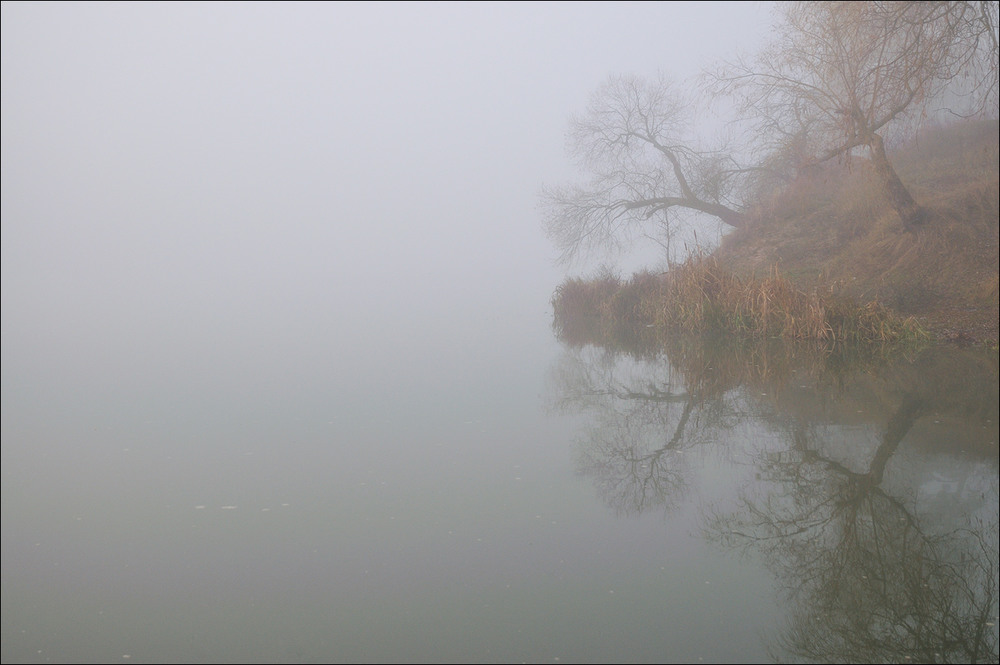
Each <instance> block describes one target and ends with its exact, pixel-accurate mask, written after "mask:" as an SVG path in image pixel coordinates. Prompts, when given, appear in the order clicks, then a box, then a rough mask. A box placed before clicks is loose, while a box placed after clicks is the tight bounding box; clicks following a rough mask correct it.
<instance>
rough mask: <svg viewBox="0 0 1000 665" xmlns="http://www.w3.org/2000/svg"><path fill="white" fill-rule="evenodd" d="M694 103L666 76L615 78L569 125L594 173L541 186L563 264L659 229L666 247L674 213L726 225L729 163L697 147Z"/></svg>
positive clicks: (738, 217)
mask: <svg viewBox="0 0 1000 665" xmlns="http://www.w3.org/2000/svg"><path fill="white" fill-rule="evenodd" d="M694 120H695V117H694V112H693V105H692V101H691V100H690V99H689V98H687V97H686V96H685V95H683V94H681V93H680V92H679V91H678V90H677V88H676V87H675V86H674V85H673V84H672V83H671V82H670V81H669V80H668V79H666V78H664V77H660V78H659V79H658V80H656V81H653V82H648V81H646V80H644V79H641V78H638V77H634V76H612V77H611V78H610V79H609V80H608V81H607V82H605V83H604V85H602V86H601V87H600V88H599V89H598V90H597V91H596V92H595V93H594V95H593V97H592V98H591V101H590V104H589V106H588V108H587V111H586V113H585V114H584V115H583V116H581V117H576V118H573V119H572V120H571V122H570V134H569V138H570V150H571V152H572V154H574V155H575V156H576V157H578V158H579V159H580V161H581V164H582V166H583V167H584V168H585V169H587V170H589V171H590V172H591V173H592V176H593V177H592V179H591V181H590V182H589V183H588V184H587V185H586V186H566V187H551V188H545V189H543V191H542V207H543V211H544V225H545V229H546V232H547V233H548V235H549V237H550V238H551V239H552V240H553V241H554V242H555V244H556V245H557V246H558V247H559V249H560V250H561V251H562V256H561V258H562V260H563V262H569V261H571V260H572V259H574V258H575V257H577V256H579V255H581V254H586V253H588V252H590V251H593V250H607V249H615V248H618V247H621V246H623V245H626V244H628V243H629V242H630V241H631V240H633V239H634V238H636V237H641V236H646V237H650V234H651V233H655V232H657V231H658V232H659V233H660V235H662V236H663V237H664V238H665V239H666V241H667V242H666V243H664V242H661V245H663V246H665V247H666V246H667V245H668V243H669V238H670V234H671V229H672V226H671V224H672V222H673V219H672V217H671V215H675V214H676V213H677V212H678V211H687V212H693V213H704V214H707V215H710V216H712V217H715V218H717V219H719V220H721V221H722V222H723V223H724V224H727V225H729V226H734V227H738V226H742V225H743V224H744V223H745V222H746V217H745V215H744V214H743V213H742V212H740V210H739V209H737V208H736V207H733V204H732V203H731V202H729V201H728V199H727V196H728V195H729V194H730V193H731V192H732V189H733V188H732V182H733V178H732V176H733V174H735V173H737V172H738V169H736V168H735V166H734V164H733V163H732V162H731V160H729V159H728V158H727V157H726V156H725V155H723V154H722V153H721V152H719V151H703V150H699V149H697V148H696V147H695V141H694V139H693V137H692V136H691V133H692V127H691V125H692V122H693V121H694Z"/></svg>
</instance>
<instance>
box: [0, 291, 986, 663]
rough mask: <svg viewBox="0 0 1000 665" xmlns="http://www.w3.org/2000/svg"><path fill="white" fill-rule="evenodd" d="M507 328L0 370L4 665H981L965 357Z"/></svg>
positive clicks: (497, 320) (977, 434)
mask: <svg viewBox="0 0 1000 665" xmlns="http://www.w3.org/2000/svg"><path fill="white" fill-rule="evenodd" d="M538 302H541V303H542V304H540V305H539V304H532V303H531V302H527V303H525V302H520V301H516V299H514V300H511V302H510V303H509V305H508V306H506V307H500V308H498V309H495V310H493V311H492V312H491V313H490V314H481V315H478V314H475V313H473V314H470V318H469V319H468V320H467V322H466V323H464V324H455V325H452V326H450V327H449V329H448V330H447V331H442V330H440V329H438V328H436V327H434V326H433V325H431V324H428V325H425V326H420V325H417V326H416V327H415V328H407V329H403V328H402V327H401V326H399V325H396V326H394V325H392V323H391V321H389V320H380V321H376V322H368V323H364V322H359V323H356V324H353V325H343V324H340V323H336V322H334V320H332V319H331V320H330V321H320V322H316V325H315V327H314V329H313V331H312V332H311V333H309V334H307V335H302V334H300V333H299V332H289V331H287V330H285V331H283V330H281V329H280V328H278V327H274V328H267V329H266V330H265V332H259V331H258V332H255V333H253V334H249V333H247V332H246V331H243V333H242V334H241V333H240V331H238V330H236V329H234V330H232V331H231V332H232V335H233V336H232V338H231V343H229V344H214V345H208V346H206V347H205V348H198V347H196V346H195V347H192V346H191V345H190V344H185V345H184V346H183V348H175V347H174V346H172V345H171V340H172V339H175V337H171V336H169V335H167V336H165V337H164V338H163V339H160V340H156V339H153V340H146V341H142V342H138V341H137V342H135V345H134V346H133V347H128V346H125V347H123V346H122V344H121V340H122V339H127V336H119V337H118V338H116V339H117V342H116V346H115V347H114V348H111V347H108V348H104V349H103V350H104V355H103V356H102V355H101V354H100V353H97V354H96V356H95V353H94V348H93V345H94V344H96V343H95V342H91V347H90V348H88V349H87V354H86V356H87V357H88V358H91V359H92V358H95V357H96V358H98V359H99V360H94V361H88V362H83V361H79V362H75V363H74V362H73V361H72V360H71V359H72V358H73V357H75V356H74V354H75V353H78V352H79V351H80V349H76V350H74V349H72V348H71V349H62V350H60V351H59V352H58V353H56V352H53V354H50V355H48V356H46V355H45V354H36V355H32V356H31V357H30V358H27V359H23V360H20V361H19V360H18V358H19V357H20V356H19V355H18V354H17V353H16V352H15V351H16V349H11V348H8V353H7V354H6V355H5V363H4V365H5V366H4V386H3V599H2V600H3V649H2V655H3V660H4V662H14V661H25V662H50V661H51V662H132V663H138V662H196V661H199V662H206V661H220V662H247V661H249V662H263V661H282V662H291V661H295V662H302V661H409V662H417V661H454V662H521V661H528V662H532V661H537V662H544V661H548V662H553V661H558V660H561V661H569V662H587V661H589V662H594V661H604V662H608V661H628V662H638V661H644V662H697V661H699V660H704V661H715V662H770V661H774V660H798V661H803V660H817V661H837V662H841V661H843V660H852V661H883V660H885V661H899V662H901V661H903V660H904V659H907V660H908V659H912V660H914V661H917V660H938V661H949V660H950V661H962V662H968V661H969V660H971V659H978V660H980V661H984V660H985V661H994V662H995V661H996V660H997V522H998V468H997V467H998V462H997V440H998V438H997V366H996V360H995V359H992V360H990V359H984V358H983V357H982V356H980V355H977V354H975V353H972V352H963V351H959V350H933V349H932V350H928V351H925V352H922V353H919V354H915V355H913V356H910V357H902V358H897V359H894V360H893V359H891V360H884V361H878V362H876V361H872V360H868V361H865V362H864V363H859V364H856V365H850V364H847V365H844V364H838V363H836V362H834V361H832V360H830V359H828V358H823V357H815V356H813V355H810V354H800V353H798V352H795V353H793V352H791V351H789V350H781V349H777V350H774V349H772V350H770V351H766V350H759V349H758V350H746V349H742V350H740V349H719V348H713V347H711V346H709V345H704V344H689V345H686V346H685V345H681V344H679V345H678V347H677V348H676V349H672V350H671V351H670V352H669V353H668V354H661V355H650V354H647V355H642V354H635V353H629V352H625V351H620V350H619V351H613V350H609V349H606V348H602V347H598V346H569V345H564V344H562V343H560V342H559V341H558V340H557V339H556V338H555V337H554V335H553V333H552V330H551V328H550V326H549V318H550V314H549V312H547V311H545V305H544V299H540V300H539V301H538ZM469 311H470V312H475V311H478V310H471V309H470V310H469ZM254 330H259V329H258V328H254ZM213 334H218V331H216V332H215V333H213ZM324 339H336V340H337V344H332V343H324ZM362 339H364V340H365V344H363V345H359V346H357V347H356V348H363V349H365V351H364V353H358V352H352V351H351V349H352V343H351V342H352V340H362ZM5 344H8V342H5ZM98 346H99V345H98ZM264 348H267V349H269V350H270V352H268V353H263V352H259V353H258V350H259V349H264ZM275 348H279V349H282V351H281V353H277V354H275V352H274V351H273V349H275ZM331 348H332V349H334V350H331ZM372 349H378V350H377V351H373V350H372ZM151 357H155V358H156V360H155V361H153V360H150V358H151ZM47 363H48V364H47Z"/></svg>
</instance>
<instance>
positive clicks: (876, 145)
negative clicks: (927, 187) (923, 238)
mask: <svg viewBox="0 0 1000 665" xmlns="http://www.w3.org/2000/svg"><path fill="white" fill-rule="evenodd" d="M868 146H869V147H870V148H871V152H872V162H873V164H874V166H875V172H876V173H877V174H878V176H879V179H880V180H881V181H882V187H883V189H884V190H885V194H886V196H888V197H889V203H890V205H892V209H893V210H895V211H896V214H897V215H899V219H900V220H902V222H903V228H904V229H905V230H906V231H908V232H910V233H913V232H915V231H916V228H917V227H918V226H920V224H921V223H922V222H923V221H924V211H923V209H922V208H921V207H920V206H919V205H917V202H916V201H914V200H913V197H912V196H911V195H910V191H909V190H908V189H906V185H904V184H903V181H902V180H900V179H899V176H898V175H897V174H896V169H894V168H892V163H891V162H889V157H888V156H887V155H886V154H885V144H884V143H883V142H882V137H881V136H879V135H878V134H873V135H872V141H871V143H869V144H868Z"/></svg>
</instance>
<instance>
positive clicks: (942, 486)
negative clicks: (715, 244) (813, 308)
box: [551, 336, 1000, 663]
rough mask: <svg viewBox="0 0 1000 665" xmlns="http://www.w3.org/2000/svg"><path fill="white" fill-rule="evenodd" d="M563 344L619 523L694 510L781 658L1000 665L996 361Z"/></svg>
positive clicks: (581, 468) (571, 404)
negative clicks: (754, 603)
mask: <svg viewBox="0 0 1000 665" xmlns="http://www.w3.org/2000/svg"><path fill="white" fill-rule="evenodd" d="M561 339H562V341H563V342H564V344H565V352H564V354H563V356H562V357H561V359H560V360H559V362H558V363H557V364H556V366H555V367H554V368H553V371H552V377H551V378H552V384H553V391H552V400H551V407H552V409H553V410H555V411H559V412H564V413H565V412H576V413H579V414H581V415H585V416H586V421H585V422H586V423H587V424H586V425H585V427H584V429H583V430H582V432H581V434H580V435H579V437H578V440H577V450H578V452H577V455H578V457H577V470H578V472H579V473H581V474H583V475H585V476H587V477H589V478H591V479H592V481H593V483H594V485H595V487H596V489H597V491H598V493H599V494H600V495H601V496H602V498H603V499H604V500H605V501H606V503H607V504H608V505H609V506H610V507H611V508H612V509H613V510H614V511H616V512H617V513H618V514H620V515H635V514H638V513H642V512H644V511H649V510H651V509H656V510H664V511H668V512H669V511H672V510H674V509H675V508H677V507H678V506H680V505H681V504H684V503H686V502H697V505H700V506H702V508H703V509H702V511H701V515H702V519H701V529H702V532H703V534H704V535H705V537H706V538H708V539H709V541H710V542H712V543H714V544H715V545H717V546H719V547H722V548H726V549H738V550H740V551H741V552H743V553H745V554H746V555H748V556H752V557H758V558H759V559H760V560H761V561H763V562H764V563H765V564H766V565H767V566H768V568H769V569H770V570H772V571H773V572H774V575H775V580H776V584H777V588H778V589H779V594H780V595H781V597H782V599H783V600H784V601H785V602H786V605H787V609H788V617H789V619H788V621H787V624H786V625H785V626H782V627H780V628H777V629H775V630H774V631H773V633H772V634H770V635H768V637H767V642H768V645H769V650H770V652H771V653H772V656H773V657H774V658H775V659H776V660H789V659H791V660H797V661H818V662H828V661H830V662H904V661H921V662H967V663H968V662H984V661H985V662H996V661H997V658H998V649H997V644H998V628H997V614H998V606H997V602H998V591H997V584H998V573H997V567H998V561H997V559H998V557H997V550H998V463H997V440H998V428H997V404H998V401H1000V399H998V372H997V359H996V354H995V353H992V354H989V353H986V354H984V353H982V352H977V351H975V350H962V349H955V348H940V347H934V346H930V347H927V348H924V349H919V350H913V351H912V352H911V353H908V354H904V353H896V354H888V355H887V354H880V353H872V352H869V353H866V354H863V355H858V354H855V355H854V356H848V355H845V354H841V353H830V352H826V351H823V352H820V351H817V350H816V349H813V348H804V347H794V346H783V345H769V344H745V345H733V344H728V345H727V344H724V343H718V342H710V341H706V340H690V339H689V340H675V341H672V342H671V343H670V345H669V346H668V348H667V349H665V350H662V349H660V350H657V349H655V348H653V347H649V346H645V347H644V346H643V345H642V344H636V343H634V342H636V340H632V342H633V343H632V344H630V345H620V346H617V347H611V346H607V345H602V346H598V345H588V344H586V343H585V341H584V340H581V339H579V338H576V339H573V338H569V339H568V338H567V337H565V336H563V337H561ZM708 450H711V451H712V453H713V456H714V458H715V459H719V458H721V459H723V460H725V461H726V462H727V467H726V468H725V469H720V468H719V467H718V465H715V466H713V465H711V464H708V463H706V462H705V459H706V457H707V455H704V454H698V453H699V451H701V452H707V451H708ZM711 483H715V484H717V485H724V484H727V483H729V484H731V486H730V487H727V488H726V490H728V493H727V492H726V491H719V490H717V491H715V492H714V495H713V496H712V497H711V499H709V500H706V496H707V495H708V494H710V493H707V492H703V491H700V490H698V489H696V488H698V487H704V486H705V485H706V484H711Z"/></svg>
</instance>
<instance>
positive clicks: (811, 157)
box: [714, 2, 997, 230]
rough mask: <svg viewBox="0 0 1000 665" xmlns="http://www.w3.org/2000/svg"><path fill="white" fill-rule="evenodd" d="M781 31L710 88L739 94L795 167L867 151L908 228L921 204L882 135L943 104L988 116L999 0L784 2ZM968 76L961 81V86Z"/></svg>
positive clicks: (992, 105)
mask: <svg viewBox="0 0 1000 665" xmlns="http://www.w3.org/2000/svg"><path fill="white" fill-rule="evenodd" d="M779 11H780V12H781V19H782V20H781V23H780V26H779V29H778V31H777V33H776V34H777V35H778V38H777V40H776V41H775V42H774V43H773V44H772V45H771V46H770V47H769V48H767V49H765V50H764V51H763V52H761V53H760V55H759V56H758V57H757V58H756V59H755V60H753V61H750V62H746V61H742V60H741V61H737V62H735V63H728V64H727V65H726V66H724V68H723V69H722V70H721V71H719V72H718V73H717V74H716V75H715V77H714V83H715V91H716V92H727V93H728V92H732V93H736V94H737V97H738V98H739V100H740V102H741V106H740V108H741V111H742V112H743V113H745V114H747V115H748V116H749V117H751V118H753V119H754V121H755V127H754V130H755V133H756V134H757V135H764V136H767V137H769V138H770V139H771V140H772V141H773V142H774V144H773V145H772V147H774V146H775V145H783V146H786V148H787V146H788V145H794V146H795V149H794V151H795V153H796V154H797V155H798V156H799V160H800V164H799V166H807V165H810V164H817V163H820V162H823V161H826V160H829V159H833V158H836V157H842V156H846V157H848V158H849V157H850V154H851V152H852V151H853V150H854V149H856V148H867V150H868V153H869V156H870V158H871V161H872V165H873V167H874V171H875V173H876V174H877V175H878V177H879V179H880V180H881V183H882V186H883V188H884V191H885V193H886V196H887V198H888V200H889V201H890V203H891V205H892V207H893V209H894V210H895V211H896V213H897V214H898V215H899V217H900V219H901V220H902V222H903V225H904V228H906V229H907V230H913V229H914V227H916V226H917V225H918V224H919V223H920V222H921V221H922V219H923V217H924V215H923V211H922V209H921V208H920V206H919V205H917V203H916V202H915V201H914V199H913V196H912V195H911V194H910V192H909V190H908V189H907V188H906V186H905V185H904V184H903V182H902V181H901V180H900V178H899V176H898V175H897V173H896V171H895V169H894V168H893V166H892V163H891V161H890V160H889V157H888V156H887V153H886V147H885V136H886V134H887V132H890V131H892V130H893V129H902V128H903V127H904V126H905V121H907V120H914V119H920V118H922V117H926V115H927V114H928V113H929V112H930V111H931V110H932V109H933V107H934V105H935V104H938V103H940V102H942V100H944V99H945V96H946V94H950V95H951V96H950V97H949V99H950V101H951V103H953V104H955V105H958V104H959V103H961V104H962V105H963V106H964V108H965V110H967V111H970V112H971V111H974V110H977V109H978V111H979V112H983V111H984V110H990V111H992V112H993V113H994V114H995V105H996V97H997V93H996V39H997V38H996V26H997V20H996V15H997V13H996V3H995V2H982V3H972V2H794V3H785V4H781V5H780V7H779ZM961 82H965V85H958V84H959V83H961Z"/></svg>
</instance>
